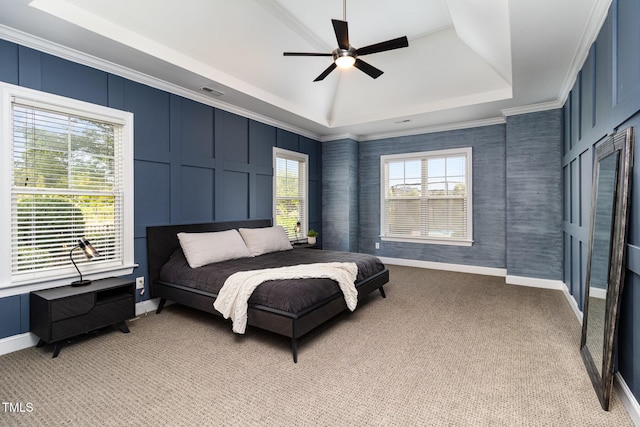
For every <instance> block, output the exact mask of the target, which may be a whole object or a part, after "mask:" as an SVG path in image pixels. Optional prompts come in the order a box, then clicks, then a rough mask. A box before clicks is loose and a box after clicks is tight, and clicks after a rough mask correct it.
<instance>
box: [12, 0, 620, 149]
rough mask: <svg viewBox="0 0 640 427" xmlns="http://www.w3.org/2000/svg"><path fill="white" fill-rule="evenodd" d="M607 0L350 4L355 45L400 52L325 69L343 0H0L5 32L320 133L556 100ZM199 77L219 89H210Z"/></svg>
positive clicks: (474, 116)
mask: <svg viewBox="0 0 640 427" xmlns="http://www.w3.org/2000/svg"><path fill="white" fill-rule="evenodd" d="M610 3H611V0H394V1H389V0H386V1H385V0H348V1H347V5H346V20H347V21H348V23H349V38H350V42H351V44H352V45H353V46H354V47H355V48H360V47H364V46H367V45H370V44H373V43H377V42H381V41H385V40H389V39H393V38H396V37H400V36H404V35H406V36H407V37H408V39H409V47H408V48H403V49H397V50H392V51H387V52H381V53H376V54H371V55H367V56H364V57H361V59H363V60H365V61H366V62H368V63H370V64H371V65H373V66H375V67H376V68H379V69H381V70H382V71H384V74H383V75H382V76H380V77H379V78H378V79H375V80H374V79H372V78H370V77H369V76H367V75H366V74H364V73H363V72H361V71H360V70H358V69H355V68H352V69H349V70H339V69H336V70H334V71H333V72H332V73H331V74H330V75H329V76H328V77H327V78H325V79H324V80H323V81H321V82H313V79H314V78H316V77H317V76H318V75H319V74H320V73H321V72H322V71H323V70H324V69H325V68H327V66H329V65H330V63H331V58H329V57H285V56H283V55H282V53H283V52H284V51H296V52H324V53H329V52H331V51H332V50H333V49H335V48H336V47H337V42H336V40H335V35H334V32H333V27H332V25H331V19H343V18H344V17H343V0H323V1H318V0H234V1H230V0H180V1H175V0H173V1H172V0H135V1H131V0H0V38H5V39H7V40H10V41H15V42H18V43H21V44H25V45H27V46H30V47H35V48H39V49H41V50H45V51H49V52H51V53H54V54H58V55H60V56H63V57H68V58H72V59H74V60H77V61H79V62H83V63H86V64H88V65H92V66H96V67H98V68H102V69H105V70H106V71H110V72H115V73H118V74H121V75H124V76H125V77H132V76H133V78H134V79H135V80H138V81H143V82H146V83H148V84H152V85H155V86H161V88H163V89H166V90H169V91H172V92H174V93H178V94H181V95H185V96H190V97H192V98H195V99H197V100H201V101H204V102H207V103H209V104H211V105H214V106H217V107H219V108H223V109H226V110H228V111H232V112H237V113H240V114H244V115H246V116H248V117H252V118H256V119H258V120H261V121H265V122H270V123H273V124H276V125H281V127H284V128H287V129H290V130H293V131H298V132H299V133H301V134H303V135H307V136H310V137H313V138H316V139H319V140H330V139H337V138H343V137H352V138H355V139H360V140H365V139H372V138H380V137H384V136H395V135H401V134H411V133H420V132H429V131H433V130H440V129H447V128H456V127H466V126H472V125H474V126H477V125H482V124H490V123H497V122H501V121H503V120H504V116H505V115H509V114H517V113H521V112H527V111H537V110H543V109H548V108H559V107H561V106H562V104H563V102H564V100H565V98H566V96H567V94H568V92H569V90H570V88H571V86H572V85H573V81H574V79H575V75H576V73H577V70H579V69H580V67H581V66H582V62H583V61H584V58H585V57H586V54H587V52H588V49H589V47H590V45H591V43H592V42H593V40H594V37H595V36H596V35H597V33H598V31H599V28H600V26H601V24H602V22H603V20H604V18H605V17H606V13H607V10H608V7H609V5H610ZM202 86H208V87H210V88H213V89H215V90H218V91H220V92H223V95H221V96H212V95H205V94H204V93H203V92H202V91H200V90H199V88H201V87H202Z"/></svg>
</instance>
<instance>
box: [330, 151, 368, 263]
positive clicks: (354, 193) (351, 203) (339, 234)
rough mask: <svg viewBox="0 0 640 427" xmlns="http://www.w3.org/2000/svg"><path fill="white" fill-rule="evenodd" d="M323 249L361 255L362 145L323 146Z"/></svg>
mask: <svg viewBox="0 0 640 427" xmlns="http://www.w3.org/2000/svg"><path fill="white" fill-rule="evenodd" d="M322 168H323V169H322V176H323V181H322V185H323V192H322V217H323V224H322V230H323V236H322V237H323V240H322V242H323V245H322V247H323V249H329V250H336V251H352V252H358V250H359V249H358V245H359V242H358V236H359V234H360V230H359V224H358V221H359V200H358V191H359V187H358V172H359V169H358V143H357V142H356V141H354V140H352V139H345V140H339V141H331V142H324V143H322Z"/></svg>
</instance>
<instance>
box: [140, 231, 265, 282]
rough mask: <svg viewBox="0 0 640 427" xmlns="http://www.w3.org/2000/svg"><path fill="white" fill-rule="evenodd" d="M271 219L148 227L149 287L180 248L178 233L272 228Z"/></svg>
mask: <svg viewBox="0 0 640 427" xmlns="http://www.w3.org/2000/svg"><path fill="white" fill-rule="evenodd" d="M270 226H271V220H270V219H253V220H243V221H227V222H208V223H204V224H178V225H160V226H151V227H147V266H148V269H149V285H150V286H153V283H154V282H155V281H156V280H158V277H159V276H160V269H161V268H162V266H163V265H164V264H165V263H166V262H167V261H168V260H169V258H170V257H171V254H173V253H174V252H175V250H176V249H178V248H179V247H180V242H179V241H178V233H180V232H186V233H205V232H212V231H224V230H231V229H234V228H241V227H242V228H260V227H270Z"/></svg>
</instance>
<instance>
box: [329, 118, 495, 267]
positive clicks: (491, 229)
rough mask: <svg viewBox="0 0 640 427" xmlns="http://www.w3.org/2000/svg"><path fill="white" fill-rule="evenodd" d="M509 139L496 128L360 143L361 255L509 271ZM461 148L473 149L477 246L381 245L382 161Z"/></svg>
mask: <svg viewBox="0 0 640 427" xmlns="http://www.w3.org/2000/svg"><path fill="white" fill-rule="evenodd" d="M505 138H506V134H505V126H504V125H493V126H485V127H479V128H472V129H462V130H455V131H449V132H438V133H430V134H423V135H413V136H406V137H398V138H388V139H380V140H376V141H367V142H361V143H360V145H359V183H360V184H359V202H360V225H359V226H360V239H359V249H360V251H361V252H367V253H372V254H376V255H379V256H384V257H391V258H403V259H413V260H421V261H432V262H442V263H450V264H466V265H474V266H481V267H491V268H505V257H506V246H505V245H506V229H505V223H506V157H505V156H506V152H505V147H506V139H505ZM323 146H324V144H323ZM460 147H472V156H473V165H472V168H473V176H472V178H473V196H472V197H473V240H474V243H473V245H472V246H471V247H464V246H448V245H433V244H418V243H403V242H391V241H381V240H380V239H379V237H378V236H379V235H380V156H382V155H387V154H399V153H412V152H413V153H417V152H422V151H431V150H444V149H452V148H460ZM324 158H325V159H326V158H327V156H326V155H325V156H324ZM325 171H326V166H325ZM326 180H327V177H326V176H325V181H326ZM325 212H326V211H325ZM375 243H380V249H379V250H376V249H375Z"/></svg>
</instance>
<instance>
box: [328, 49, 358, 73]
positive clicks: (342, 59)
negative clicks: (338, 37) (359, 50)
mask: <svg viewBox="0 0 640 427" xmlns="http://www.w3.org/2000/svg"><path fill="white" fill-rule="evenodd" d="M355 52H356V50H355V49H354V48H352V47H350V48H349V49H336V50H334V51H333V62H334V63H335V64H336V66H338V68H342V69H345V68H351V67H352V66H353V64H355V63H356V53H355Z"/></svg>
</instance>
